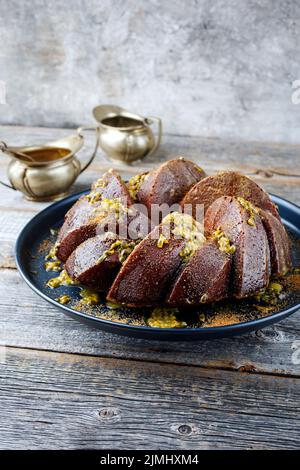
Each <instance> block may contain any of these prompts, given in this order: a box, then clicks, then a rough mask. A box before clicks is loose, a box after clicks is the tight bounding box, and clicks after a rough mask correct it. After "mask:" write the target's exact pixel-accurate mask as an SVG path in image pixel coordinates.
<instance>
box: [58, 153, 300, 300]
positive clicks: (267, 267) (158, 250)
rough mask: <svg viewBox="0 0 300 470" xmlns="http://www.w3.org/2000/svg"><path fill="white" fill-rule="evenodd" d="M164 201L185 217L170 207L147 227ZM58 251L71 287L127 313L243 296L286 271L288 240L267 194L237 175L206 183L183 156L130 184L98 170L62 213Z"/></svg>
mask: <svg viewBox="0 0 300 470" xmlns="http://www.w3.org/2000/svg"><path fill="white" fill-rule="evenodd" d="M135 203H138V204H139V205H138V208H137V207H136V204H135ZM163 203H166V204H168V205H169V206H172V205H173V204H174V203H180V206H179V209H180V207H181V209H182V211H180V210H179V211H174V209H173V208H171V212H170V213H169V214H168V215H166V216H165V217H163V218H162V220H161V219H160V223H158V224H154V223H153V220H150V218H149V215H150V211H151V207H152V205H153V204H163ZM141 204H143V205H144V206H145V208H146V210H145V211H143V210H141ZM197 204H202V205H204V220H202V221H199V220H196V219H195V218H194V217H195V214H196V213H197V211H196V206H197ZM185 205H188V207H189V208H192V214H188V213H186V212H185V211H184V209H185ZM112 222H114V224H113V223H112ZM112 226H113V227H114V230H111V227H112ZM56 253H57V257H58V258H59V259H60V260H61V261H63V262H65V269H66V272H67V273H68V275H69V276H70V277H71V279H72V280H73V281H76V282H77V283H79V284H81V285H83V286H87V287H89V288H92V289H95V290H97V291H99V292H102V293H105V294H106V295H107V297H106V298H107V299H108V300H110V301H112V302H115V303H117V304H122V305H125V306H129V307H142V306H146V307H150V306H151V307H152V306H158V305H167V306H171V307H188V306H197V305H201V304H203V303H211V302H216V301H219V300H222V299H226V298H230V297H233V298H236V299H242V298H245V297H249V296H252V295H254V294H257V293H258V292H261V291H262V290H264V289H266V288H267V286H268V284H269V282H270V278H271V276H272V275H276V276H278V275H284V274H286V273H287V271H288V270H289V269H290V268H291V249H290V242H289V238H288V234H287V232H286V230H285V228H284V226H283V224H282V221H281V219H280V216H279V213H278V210H277V208H276V206H275V205H274V204H273V203H272V201H271V199H270V198H269V196H268V194H267V193H266V192H265V191H264V190H263V189H262V188H260V187H259V186H258V185H257V184H256V183H255V182H254V181H252V180H251V179H249V178H248V177H246V176H244V175H242V174H239V173H236V172H229V171H227V172H221V173H218V174H217V175H215V176H207V177H206V175H205V173H204V171H203V170H202V169H201V168H199V167H198V166H197V165H196V164H195V163H193V162H191V161H189V160H186V159H184V158H178V159H174V160H171V161H169V162H166V163H164V164H163V165H161V166H160V167H159V168H157V169H155V170H153V171H151V172H149V173H143V174H141V175H137V176H135V177H133V178H131V180H130V181H129V182H128V183H127V184H126V183H125V182H124V181H122V179H121V178H120V176H119V175H118V174H117V173H116V172H115V171H114V170H110V171H109V172H107V173H105V174H104V175H103V176H102V178H100V179H99V180H98V181H96V182H95V183H94V184H93V185H92V188H91V192H90V193H89V194H88V195H85V196H82V197H81V198H80V199H79V200H78V201H77V202H76V204H74V206H73V207H72V208H71V209H70V210H69V211H68V213H67V214H66V216H65V221H64V224H63V225H62V227H61V229H60V231H59V235H58V239H57V243H56Z"/></svg>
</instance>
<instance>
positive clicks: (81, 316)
mask: <svg viewBox="0 0 300 470" xmlns="http://www.w3.org/2000/svg"><path fill="white" fill-rule="evenodd" d="M88 191H89V189H85V190H82V191H79V192H76V193H73V194H70V195H69V196H66V197H65V198H63V199H61V200H60V201H56V202H54V203H53V204H50V205H49V206H47V207H45V208H44V209H42V210H41V211H40V212H38V213H37V214H35V215H34V216H33V217H32V218H31V219H30V220H29V221H28V222H27V223H26V224H25V226H24V227H23V228H22V229H21V230H20V232H19V234H18V236H17V240H16V243H15V253H14V254H15V262H16V266H17V270H18V272H19V274H20V275H21V277H22V279H23V280H24V281H25V282H26V284H27V285H28V286H29V287H30V288H31V289H32V290H33V291H34V292H35V293H36V294H38V295H39V296H40V297H41V298H42V299H44V300H46V301H47V302H49V303H50V304H52V305H54V306H55V307H57V308H58V309H59V310H62V311H63V312H64V313H65V314H67V315H69V316H71V317H72V318H74V319H77V320H79V321H80V320H81V321H85V322H86V323H90V324H91V323H96V324H97V325H103V328H102V329H105V330H106V331H110V332H111V333H118V334H125V335H127V334H129V335H130V333H132V336H134V335H135V334H136V336H139V334H141V335H142V336H140V337H143V338H145V339H147V338H148V339H151V336H156V337H157V338H155V339H157V340H163V339H172V338H171V337H172V336H176V337H177V339H178V337H180V339H181V340H185V339H191V336H192V337H193V339H195V340H197V339H199V340H200V339H204V338H205V337H206V338H207V337H208V336H211V338H212V337H214V338H217V337H222V336H229V335H228V334H231V335H235V334H239V333H243V332H246V331H255V330H256V329H257V330H258V329H261V328H262V327H263V326H268V324H270V323H277V322H278V321H280V320H282V319H283V318H285V317H287V316H289V315H291V314H292V313H294V312H295V311H296V310H298V309H299V308H300V302H298V303H296V304H294V305H291V306H289V307H288V308H285V309H283V310H280V311H279V312H276V313H274V314H272V315H269V316H266V317H262V318H258V319H255V320H250V321H245V322H240V323H233V324H229V325H223V326H213V327H198V328H154V327H150V326H147V325H130V324H128V323H120V322H114V321H113V320H106V319H104V318H99V317H93V316H91V315H88V314H86V313H84V312H80V311H77V310H74V309H72V308H71V307H68V306H67V305H63V304H60V303H59V302H57V301H56V300H55V299H53V298H51V297H49V296H48V295H47V294H45V293H43V292H42V291H41V290H40V289H39V288H38V287H37V286H36V285H35V284H34V282H32V280H31V279H30V277H29V275H27V272H26V269H25V267H24V266H23V263H22V261H21V248H22V244H23V243H24V242H25V240H26V236H27V235H28V232H29V233H30V229H31V226H32V225H35V223H36V221H37V220H38V219H39V218H43V217H44V216H45V215H46V214H47V212H49V211H51V212H52V211H53V210H55V208H56V207H59V206H63V205H65V204H68V203H69V202H73V200H74V202H75V200H77V199H78V198H79V197H80V196H82V195H84V194H86V193H88ZM268 194H269V195H270V197H271V199H272V201H273V202H275V204H276V203H277V202H280V203H281V204H282V203H283V204H282V205H284V206H285V207H286V208H290V209H292V210H293V211H294V212H296V213H298V216H299V218H300V207H299V206H297V204H295V203H293V202H291V201H289V200H287V199H285V198H283V197H281V196H277V195H275V194H273V193H268ZM295 228H297V226H295ZM299 230H300V228H299ZM256 327H257V328H256ZM99 328H100V327H99ZM116 330H118V331H116ZM167 336H170V338H164V337H167Z"/></svg>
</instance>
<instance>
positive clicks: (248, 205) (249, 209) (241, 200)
mask: <svg viewBox="0 0 300 470" xmlns="http://www.w3.org/2000/svg"><path fill="white" fill-rule="evenodd" d="M237 200H238V202H239V203H240V205H241V206H242V207H243V208H244V209H246V211H247V212H248V214H249V219H248V220H247V223H248V225H251V227H255V214H259V209H258V208H257V207H255V206H254V205H253V204H252V203H251V202H250V201H247V200H246V199H244V198H243V197H238V198H237Z"/></svg>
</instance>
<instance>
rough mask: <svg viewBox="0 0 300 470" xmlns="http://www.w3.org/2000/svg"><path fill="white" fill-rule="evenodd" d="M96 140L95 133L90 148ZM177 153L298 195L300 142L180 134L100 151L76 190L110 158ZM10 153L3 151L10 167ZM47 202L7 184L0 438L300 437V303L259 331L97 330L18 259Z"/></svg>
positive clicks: (40, 444)
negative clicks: (27, 275) (28, 279)
mask: <svg viewBox="0 0 300 470" xmlns="http://www.w3.org/2000/svg"><path fill="white" fill-rule="evenodd" d="M69 133H70V130H64V129H45V128H22V127H3V126H2V127H0V140H2V139H3V140H5V141H7V142H9V143H10V144H16V145H18V144H25V143H27V144H32V143H34V142H47V141H50V140H52V139H56V138H59V137H61V136H64V135H67V134H69ZM92 146H93V135H92V134H91V133H88V134H87V139H86V146H85V148H84V150H83V151H82V155H83V158H87V157H88V155H89V154H90V152H91V150H92ZM177 155H185V156H187V157H189V158H191V159H193V160H194V161H196V162H197V163H199V164H200V165H201V166H202V167H203V168H204V169H205V170H206V171H207V173H208V174H212V173H214V172H215V171H217V170H223V169H235V170H240V171H243V172H246V173H247V174H248V175H251V177H253V178H254V179H255V180H256V181H257V182H258V183H259V184H261V185H262V186H263V187H264V188H265V189H267V190H268V191H271V192H273V193H275V194H278V195H281V196H283V197H285V198H287V199H290V200H292V201H294V202H296V203H299V204H300V164H299V162H300V159H299V155H300V147H299V146H291V145H288V146H287V145H278V144H276V145H275V144H262V143H255V142H233V141H223V140H222V141H221V140H218V139H207V138H198V137H178V136H172V135H166V136H165V137H164V143H163V145H162V147H161V149H160V150H159V152H158V153H157V154H156V155H154V156H153V157H151V158H149V159H146V160H144V161H143V162H139V163H138V164H137V165H136V166H134V167H126V166H122V165H121V164H119V163H112V162H109V161H107V160H106V158H105V156H104V155H103V153H102V152H101V151H99V153H98V155H97V158H96V161H95V162H94V163H93V165H92V166H91V167H90V168H89V169H88V170H87V171H86V172H85V173H84V174H83V175H82V176H81V177H80V178H79V179H78V181H77V182H76V184H75V185H74V186H73V188H72V190H71V191H72V192H75V191H79V190H82V189H85V188H87V187H88V186H89V185H90V184H91V182H92V181H93V180H95V179H96V178H98V177H99V176H100V175H101V174H102V173H103V172H104V171H105V170H107V169H108V168H109V167H111V166H114V167H115V168H117V169H119V170H120V172H121V174H122V175H123V177H124V178H128V177H129V176H131V175H132V174H134V173H136V172H140V171H144V170H145V169H150V168H152V167H153V166H155V165H156V164H157V163H158V162H159V161H163V160H164V159H166V158H173V157H175V156H177ZM7 163H8V160H7V158H5V157H3V156H2V155H1V159H0V173H1V177H2V176H3V175H4V173H5V168H6V165H7ZM3 178H4V176H3ZM46 206H47V204H46V203H34V202H30V201H26V200H25V199H24V198H23V197H22V195H21V194H20V193H18V192H15V191H10V190H9V189H7V188H4V187H1V186H0V244H1V250H0V274H1V276H0V299H1V300H0V345H2V348H1V347H0V403H1V420H0V448H11V449H13V448H34V449H37V448H52V449H57V448H69V449H70V448H97V449H100V448H119V449H135V448H141V449H157V448H160V449H170V448H171V449H210V448H237V449H238V448H267V449H271V448H299V447H300V446H299V430H300V429H299V423H300V421H299V418H300V417H299V408H300V406H299V403H300V400H299V398H300V397H299V377H300V339H299V338H300V318H299V312H298V313H296V314H294V315H293V316H292V317H290V318H289V319H286V320H284V321H282V322H281V323H279V324H277V325H276V326H273V327H268V328H266V329H264V330H262V331H260V332H257V333H253V334H248V335H246V336H241V337H235V338H228V339H222V340H218V341H202V342H199V343H194V342H193V343H187V342H182V343H161V342H158V341H154V342H150V341H144V340H136V339H132V338H125V337H121V336H116V335H111V334H109V333H104V332H101V331H99V330H94V329H92V328H88V327H87V326H86V325H83V324H80V323H78V322H76V321H74V320H72V319H70V318H67V317H65V316H64V315H63V313H62V312H60V311H59V310H57V309H56V308H55V307H53V306H51V305H48V304H47V303H46V302H44V301H43V300H42V299H40V298H39V297H38V296H36V295H35V294H34V293H33V292H32V291H31V290H30V289H29V287H28V286H27V285H26V284H25V283H24V282H23V280H22V279H21V278H20V276H19V274H18V273H17V271H16V269H15V261H14V244H15V240H16V237H17V234H18V232H19V230H20V229H21V228H22V227H23V226H24V224H25V223H26V222H27V221H28V220H29V219H30V218H31V217H32V216H33V215H35V214H36V213H37V212H39V211H40V210H41V209H43V208H44V207H46ZM18 348H21V349H18ZM24 348H26V349H24ZM34 349H35V350H36V351H34ZM192 366H196V367H192ZM245 372H247V373H245ZM249 372H251V373H252V374H249Z"/></svg>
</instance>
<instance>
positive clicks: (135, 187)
mask: <svg viewBox="0 0 300 470" xmlns="http://www.w3.org/2000/svg"><path fill="white" fill-rule="evenodd" d="M147 176H148V175H147V173H142V174H140V175H135V176H133V177H132V178H130V180H129V181H128V183H127V188H128V191H129V194H130V196H131V197H132V199H134V200H136V198H137V194H138V192H139V190H140V187H141V186H142V184H143V182H144V181H145V179H146V177H147Z"/></svg>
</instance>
